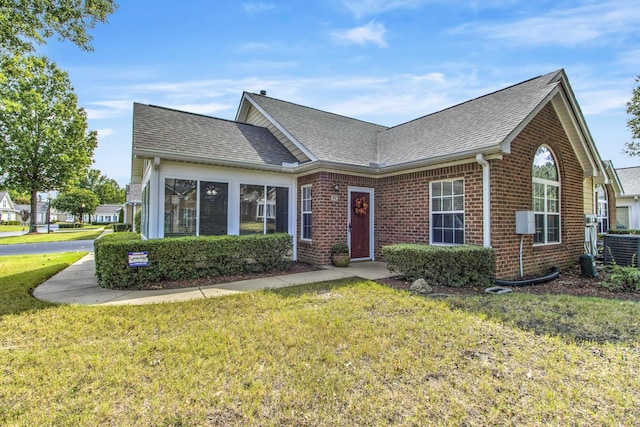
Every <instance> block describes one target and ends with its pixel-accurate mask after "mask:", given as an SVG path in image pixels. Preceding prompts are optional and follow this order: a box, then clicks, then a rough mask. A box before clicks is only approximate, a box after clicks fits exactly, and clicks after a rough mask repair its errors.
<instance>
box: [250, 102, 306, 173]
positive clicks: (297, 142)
mask: <svg viewBox="0 0 640 427" xmlns="http://www.w3.org/2000/svg"><path fill="white" fill-rule="evenodd" d="M242 100H243V101H244V100H247V101H248V102H250V103H251V105H253V106H254V107H255V108H256V109H257V110H258V111H260V113H261V114H262V115H263V116H265V117H266V118H267V120H269V121H270V122H271V123H272V124H273V125H274V126H275V127H276V128H278V130H279V131H280V132H282V133H283V134H284V135H285V136H286V137H287V138H288V139H289V140H290V141H291V142H292V143H293V145H295V146H296V147H297V148H298V149H299V150H300V151H302V152H303V153H304V155H305V156H307V157H308V158H309V159H310V160H311V161H312V162H313V161H316V160H318V158H317V157H316V156H314V155H313V153H312V152H311V151H309V150H308V149H307V147H305V146H304V145H302V144H301V143H300V141H298V140H297V139H296V138H294V137H293V135H291V134H290V133H289V131H287V130H286V129H285V128H284V127H283V126H282V125H281V124H280V123H278V121H277V120H276V119H274V118H273V117H272V116H271V115H270V114H269V113H267V112H266V111H265V110H264V109H263V108H262V107H261V106H259V105H258V103H257V102H255V101H254V100H253V99H251V98H250V97H249V96H247V94H246V93H245V94H244V95H243V99H242Z"/></svg>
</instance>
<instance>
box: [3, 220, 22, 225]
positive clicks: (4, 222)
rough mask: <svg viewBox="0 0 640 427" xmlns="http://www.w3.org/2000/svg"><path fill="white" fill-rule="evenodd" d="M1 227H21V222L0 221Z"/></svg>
mask: <svg viewBox="0 0 640 427" xmlns="http://www.w3.org/2000/svg"><path fill="white" fill-rule="evenodd" d="M0 225H20V221H13V220H11V221H9V220H5V221H0Z"/></svg>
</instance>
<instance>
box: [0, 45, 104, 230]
mask: <svg viewBox="0 0 640 427" xmlns="http://www.w3.org/2000/svg"><path fill="white" fill-rule="evenodd" d="M0 61H1V63H0V66H1V67H2V69H3V70H4V74H0V140H1V143H0V176H2V177H3V180H4V185H6V186H7V187H9V188H12V189H14V190H17V191H20V192H28V193H29V194H30V196H31V212H36V202H37V200H38V192H39V191H40V192H49V191H54V190H62V189H64V188H65V187H67V186H68V185H71V184H73V183H74V182H76V181H77V180H78V179H79V177H81V176H84V175H85V174H86V173H87V170H88V169H89V166H90V165H91V163H92V157H93V152H94V150H95V148H96V145H97V136H96V132H94V131H92V132H89V131H88V130H87V115H86V113H85V111H84V109H82V108H79V107H78V99H77V97H76V95H75V94H74V92H73V88H72V87H71V83H70V81H69V76H68V75H67V73H66V72H64V71H62V70H60V69H58V67H57V66H56V65H55V63H53V62H51V61H49V60H48V59H47V58H43V57H35V56H27V57H22V56H19V55H18V56H15V57H12V58H7V57H3V58H1V59H0ZM29 231H30V232H37V227H36V216H35V215H32V216H31V221H30V225H29Z"/></svg>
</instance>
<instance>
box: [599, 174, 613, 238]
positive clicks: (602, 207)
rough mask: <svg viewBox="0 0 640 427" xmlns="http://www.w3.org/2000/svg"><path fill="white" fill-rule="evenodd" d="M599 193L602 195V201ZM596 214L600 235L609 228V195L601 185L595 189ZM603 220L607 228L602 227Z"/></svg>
mask: <svg viewBox="0 0 640 427" xmlns="http://www.w3.org/2000/svg"><path fill="white" fill-rule="evenodd" d="M600 192H602V194H603V195H604V199H600V197H599V196H600V194H601V193H600ZM596 214H597V216H598V230H600V233H606V232H607V231H609V228H611V224H610V223H609V195H608V194H607V189H606V188H605V186H604V185H602V184H598V186H597V187H596ZM604 220H606V222H607V225H608V227H604Z"/></svg>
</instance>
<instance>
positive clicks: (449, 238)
mask: <svg viewBox="0 0 640 427" xmlns="http://www.w3.org/2000/svg"><path fill="white" fill-rule="evenodd" d="M430 194H431V243H433V244H448V245H464V180H463V179H455V180H449V181H438V182H432V183H431V192H430Z"/></svg>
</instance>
